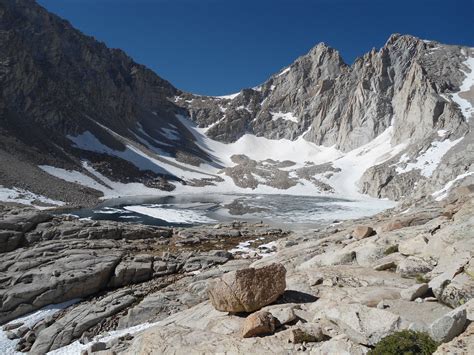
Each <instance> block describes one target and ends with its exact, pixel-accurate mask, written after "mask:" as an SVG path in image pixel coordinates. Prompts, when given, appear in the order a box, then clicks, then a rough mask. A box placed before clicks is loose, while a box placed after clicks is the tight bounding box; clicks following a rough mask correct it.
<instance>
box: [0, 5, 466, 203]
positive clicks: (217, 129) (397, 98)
mask: <svg viewBox="0 0 474 355" xmlns="http://www.w3.org/2000/svg"><path fill="white" fill-rule="evenodd" d="M473 57H474V53H473V49H472V48H466V47H460V46H452V45H444V44H440V43H437V42H431V41H423V40H420V39H418V38H415V37H412V36H407V35H404V36H402V35H392V36H391V37H390V38H389V39H388V41H387V43H386V44H385V45H384V47H382V48H381V49H380V50H378V51H377V50H375V49H374V50H372V51H370V52H369V53H367V54H365V55H364V56H362V57H360V58H358V59H357V60H356V61H355V62H354V63H353V64H352V65H351V66H349V65H347V64H345V63H344V61H343V60H342V58H341V56H340V55H339V53H338V52H337V51H336V50H335V49H332V48H330V47H328V46H327V45H325V44H318V45H317V46H315V47H314V48H313V49H312V50H311V51H310V52H309V53H308V54H306V55H304V56H302V57H300V58H298V59H297V60H296V61H295V62H294V63H292V64H291V65H290V66H289V67H287V68H285V69H284V70H282V71H281V72H279V73H277V74H275V75H273V76H272V77H270V78H269V79H268V80H267V81H266V82H265V83H263V84H262V85H260V86H258V87H255V88H249V89H244V90H242V91H241V92H240V93H238V94H235V95H231V96H226V97H205V96H197V95H193V94H190V93H185V92H182V91H180V90H178V89H176V88H174V87H173V86H172V85H171V84H170V83H169V82H167V81H166V80H164V79H162V78H160V77H159V76H157V75H156V74H155V73H153V72H152V71H151V70H149V69H147V68H146V67H144V66H143V65H140V64H137V63H135V62H134V61H133V60H132V59H131V58H130V57H128V56H127V55H126V54H125V53H124V52H123V51H121V50H117V49H109V48H107V47H106V46H105V45H104V44H103V43H100V42H98V41H96V40H95V39H94V38H92V37H88V36H85V35H83V34H82V33H80V32H79V31H78V30H76V29H74V28H73V27H72V26H71V25H70V24H69V23H68V22H67V21H65V20H62V19H60V18H59V17H57V16H55V15H53V14H50V13H48V12H47V11H46V10H45V9H43V8H42V7H40V6H39V5H37V4H36V2H35V1H29V0H1V1H0V87H1V93H0V138H1V139H0V162H1V163H2V164H0V184H1V185H4V186H7V187H13V186H16V187H19V188H22V189H25V190H29V191H33V192H35V193H39V194H44V195H47V196H52V197H53V198H57V199H63V200H64V199H65V200H67V201H69V200H70V198H69V197H67V196H66V197H65V196H64V194H65V193H64V191H68V194H72V195H74V193H73V192H72V191H77V190H78V188H77V185H76V180H77V179H75V178H73V175H71V174H70V176H69V178H67V177H65V174H66V172H64V171H60V172H58V170H54V169H52V168H50V167H51V166H52V167H54V168H61V169H67V171H72V172H73V173H74V174H75V173H80V174H82V175H84V176H87V177H88V178H91V179H93V180H94V181H96V182H97V183H98V184H99V190H100V191H102V193H105V192H104V191H106V192H107V191H109V190H113V189H114V187H113V186H112V185H113V183H114V182H120V183H122V184H127V183H134V182H135V183H140V184H142V185H145V186H146V187H149V188H152V189H153V188H161V189H167V190H169V189H173V188H174V187H173V186H172V185H169V184H168V183H167V182H166V181H174V183H176V182H177V181H178V182H181V183H183V184H185V185H186V186H188V187H189V185H192V186H195V187H197V188H199V187H202V186H213V185H214V186H217V187H218V186H219V184H220V183H221V182H222V181H223V180H228V182H230V183H231V184H233V185H232V186H236V188H238V189H245V190H246V191H247V190H248V189H251V190H254V191H255V192H257V190H255V189H258V188H259V186H260V185H262V186H269V187H271V188H275V189H278V190H283V191H282V192H286V191H289V190H290V189H291V188H296V189H298V188H299V187H301V186H304V187H305V188H306V190H305V191H304V193H311V194H312V193H314V194H318V193H321V192H335V193H338V192H339V193H340V192H341V191H340V187H341V184H342V183H341V181H342V182H343V185H347V182H348V181H349V182H350V184H356V183H357V185H358V187H359V190H360V191H361V192H363V193H367V194H370V195H373V196H377V197H389V198H392V199H400V198H402V197H403V196H407V195H410V194H412V193H413V190H414V187H415V185H418V187H417V188H418V191H420V192H419V194H421V195H423V194H427V193H430V192H432V190H433V189H440V188H442V187H443V186H444V185H445V184H446V183H447V182H449V181H451V180H453V179H455V178H457V177H458V176H460V175H462V174H465V173H469V172H471V171H472V165H473V159H474V158H473V156H474V154H472V148H470V147H471V146H472V140H473V139H472V134H470V133H469V132H470V130H471V129H470V127H469V124H470V122H469V118H470V116H471V114H472V103H473V101H474V100H473V94H472V82H471V81H474V79H472V78H471V76H472V74H471V71H472V70H474V68H473V65H472V63H471V61H472V58H473ZM470 58H471V59H470ZM463 100H464V101H463ZM187 118H189V119H190V120H192V121H194V123H196V124H197V126H198V128H196V127H193V125H192V123H191V122H190V121H189V120H188V119H187ZM471 123H472V120H471ZM245 137H247V138H245ZM248 137H250V138H248ZM242 139H244V141H241V140H242ZM245 139H247V140H245ZM249 139H250V141H251V142H253V143H251V144H249V143H248V142H247V141H248V140H249ZM282 139H286V140H285V141H280V140H282ZM236 142H237V144H233V143H236ZM239 142H240V143H239ZM242 142H244V143H242ZM222 143H225V144H222ZM312 143H314V144H315V145H317V146H315V145H314V144H312ZM382 145H383V147H382ZM270 146H271V147H272V148H271V149H270V148H269V147H270ZM454 146H456V149H455V150H453V152H451V153H450V154H447V153H448V151H449V150H450V149H451V148H453V147H454ZM246 148H248V149H246ZM382 148H383V149H382ZM265 149H267V150H265ZM268 149H270V151H269V150H268ZM334 149H337V153H331V154H329V153H328V152H330V151H331V150H334ZM456 152H457V153H456ZM462 152H467V153H466V154H465V155H464V156H463V153H462ZM377 154H378V155H377ZM303 157H304V159H303ZM341 157H345V158H344V159H345V160H344V159H343V160H342V161H341V160H339V161H337V160H336V159H340V158H341ZM268 159H271V160H268ZM267 160H268V161H267ZM283 160H290V161H291V162H282V161H283ZM15 162H18V163H15ZM20 163H21V164H20ZM291 163H293V165H291ZM288 164H290V165H288ZM308 164H309V165H308ZM426 164H428V165H429V166H430V168H429V169H427V168H426V166H425V167H423V166H424V165H426ZM44 166H46V168H41V167H44ZM290 166H293V167H291V168H290ZM448 168H449V171H445V170H446V169H448ZM221 169H222V170H221ZM441 169H444V170H443V171H441ZM424 170H427V171H424ZM25 171H28V173H24V172H25ZM53 172H55V173H54V174H53ZM364 172H365V173H364ZM52 175H53V176H54V177H53V176H52ZM47 179H53V181H54V183H55V185H56V186H58V189H59V190H60V191H61V192H60V193H58V191H57V190H58V189H51V186H50V185H51V184H46V185H45V184H44V183H43V182H44V181H45V180H47ZM85 180H86V178H83V179H82V181H81V184H83V185H84V181H85ZM178 184H179V183H178ZM86 186H87V187H89V188H92V189H94V190H97V186H96V185H94V184H91V183H89V184H86ZM178 186H181V185H178ZM226 186H227V185H226ZM423 186H425V187H423ZM311 189H312V190H311ZM125 190H127V189H125ZM249 191H250V190H249ZM298 191H299V190H298ZM344 192H345V191H344ZM88 193H89V192H88ZM129 193H130V192H129ZM141 193H147V194H148V193H153V190H141ZM94 194H96V193H95V192H94V193H93V195H94ZM99 194H100V193H99ZM79 195H81V193H79ZM71 198H72V199H73V200H75V199H76V197H71Z"/></svg>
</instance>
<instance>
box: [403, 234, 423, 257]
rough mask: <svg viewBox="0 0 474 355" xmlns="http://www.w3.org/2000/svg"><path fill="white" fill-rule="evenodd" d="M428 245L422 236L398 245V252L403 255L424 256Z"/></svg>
mask: <svg viewBox="0 0 474 355" xmlns="http://www.w3.org/2000/svg"><path fill="white" fill-rule="evenodd" d="M426 245H427V240H426V239H425V238H424V237H423V236H422V235H417V236H416V237H415V238H411V239H408V240H405V241H403V242H401V243H400V244H398V251H399V252H400V253H401V254H403V255H407V256H408V255H420V254H423V252H424V250H425V248H426Z"/></svg>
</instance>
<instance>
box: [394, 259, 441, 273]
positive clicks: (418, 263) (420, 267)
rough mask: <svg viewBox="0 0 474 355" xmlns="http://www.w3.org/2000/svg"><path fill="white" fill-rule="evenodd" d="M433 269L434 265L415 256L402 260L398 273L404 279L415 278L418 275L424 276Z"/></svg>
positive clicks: (398, 266)
mask: <svg viewBox="0 0 474 355" xmlns="http://www.w3.org/2000/svg"><path fill="white" fill-rule="evenodd" d="M432 269H433V265H431V264H430V263H428V262H427V261H425V260H423V259H421V258H418V257H414V256H410V257H408V258H406V259H403V260H401V261H400V262H399V263H398V265H397V273H399V274H400V275H401V276H402V277H415V276H418V275H423V274H426V273H427V272H429V271H431V270H432Z"/></svg>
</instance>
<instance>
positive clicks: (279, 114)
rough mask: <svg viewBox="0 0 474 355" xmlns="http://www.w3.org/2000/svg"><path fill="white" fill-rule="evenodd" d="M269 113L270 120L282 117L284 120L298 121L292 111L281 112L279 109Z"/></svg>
mask: <svg viewBox="0 0 474 355" xmlns="http://www.w3.org/2000/svg"><path fill="white" fill-rule="evenodd" d="M270 114H271V115H272V121H277V120H279V119H282V120H285V121H291V122H295V123H298V118H297V117H295V116H294V114H293V113H292V112H287V113H283V112H281V111H278V112H270Z"/></svg>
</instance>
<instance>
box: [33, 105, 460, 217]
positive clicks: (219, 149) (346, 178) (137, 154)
mask: <svg viewBox="0 0 474 355" xmlns="http://www.w3.org/2000/svg"><path fill="white" fill-rule="evenodd" d="M276 115H280V116H279V118H282V117H281V116H282V115H285V117H287V118H288V117H289V116H290V115H291V117H293V115H292V114H291V113H285V114H283V113H278V114H276ZM177 118H178V119H179V120H180V121H181V123H183V124H184V125H185V126H186V127H187V129H188V130H189V131H190V132H192V134H193V135H194V137H195V140H196V143H197V144H198V145H199V146H200V147H201V148H202V149H203V150H204V151H206V152H207V153H208V154H209V156H211V157H212V158H213V160H214V162H215V163H216V166H212V165H210V164H201V165H200V166H199V167H195V166H189V165H186V164H183V163H181V162H178V161H176V160H175V159H174V158H172V157H169V156H165V155H160V154H159V153H160V151H159V150H155V151H152V150H150V149H147V147H146V146H145V147H144V146H141V145H140V144H138V143H136V142H131V141H130V140H127V139H126V138H124V137H122V136H120V135H118V134H117V133H115V132H113V131H111V130H110V129H107V130H108V132H109V133H111V134H112V135H114V136H115V137H116V138H118V139H119V140H121V141H122V142H123V143H124V144H125V146H126V149H125V150H124V151H117V150H113V149H110V148H109V147H107V146H105V145H104V144H102V143H101V142H100V141H99V140H98V139H97V138H96V137H95V136H94V135H93V134H92V133H90V132H84V133H82V134H81V135H78V136H75V137H71V136H69V137H68V138H69V139H70V140H72V141H73V142H74V144H75V145H76V146H77V147H78V148H80V149H85V150H90V151H94V152H100V153H106V154H110V155H113V156H117V157H120V158H122V159H125V160H127V161H129V162H131V163H133V164H135V165H136V166H137V167H138V168H140V169H149V170H152V171H155V172H159V173H167V174H170V175H173V176H176V177H179V178H181V179H184V180H191V179H201V178H205V177H214V176H219V177H220V178H222V179H223V181H222V182H219V183H216V184H215V185H209V186H204V187H200V188H198V189H196V188H195V187H192V186H189V185H182V184H179V183H177V184H176V185H177V186H176V189H175V190H174V191H173V192H172V194H173V195H179V194H193V193H215V194H224V193H229V194H232V193H235V194H242V193H244V194H245V193H251V194H287V195H302V196H322V195H323V196H324V195H328V193H323V192H321V191H319V190H318V188H316V187H315V186H314V185H313V184H312V183H311V182H310V181H308V180H304V179H300V180H299V182H298V184H297V185H296V186H293V187H291V188H289V189H286V190H281V189H277V188H274V187H270V186H267V185H263V184H259V186H258V187H257V188H255V189H250V188H240V187H237V186H236V185H235V184H234V182H233V181H232V179H231V178H230V177H228V176H226V175H224V174H223V173H221V171H220V170H221V167H231V166H234V165H235V164H234V163H233V162H232V160H231V157H232V156H233V155H238V154H243V155H246V156H248V157H249V158H250V159H253V160H256V161H264V160H266V159H272V160H275V161H285V160H289V161H292V162H294V163H295V165H293V166H291V167H289V168H282V170H293V169H297V168H301V167H305V166H307V163H308V162H310V163H312V164H314V165H319V164H324V163H331V164H332V165H333V166H334V167H335V168H339V169H341V171H340V172H336V173H334V174H332V176H330V177H328V176H327V175H326V174H320V175H317V176H315V178H317V179H319V180H321V181H323V182H325V183H327V184H329V185H330V186H331V187H332V188H333V189H334V190H335V194H331V195H330V196H332V197H336V198H337V197H343V198H349V199H354V200H359V201H374V202H375V201H378V200H377V199H374V198H370V197H368V196H366V195H362V194H361V193H359V191H358V186H357V183H358V181H359V179H360V178H361V177H362V175H363V173H364V172H365V171H366V170H367V169H368V168H370V167H372V166H374V165H378V164H381V163H383V162H385V161H387V160H388V159H390V158H392V157H394V156H396V155H397V154H400V153H401V152H403V150H404V149H405V148H406V147H407V145H406V144H399V145H397V146H392V144H391V143H390V142H391V139H392V134H393V127H389V128H388V129H387V130H386V131H385V132H383V133H382V134H380V135H379V136H378V137H376V138H375V139H374V140H373V141H371V142H369V143H368V144H366V145H364V146H362V147H359V148H357V149H354V150H352V151H350V152H348V153H343V152H342V151H339V150H337V149H335V148H334V147H324V146H318V145H316V144H314V143H311V142H308V141H306V140H305V139H304V138H303V136H304V134H303V135H301V136H300V137H299V138H298V139H296V140H294V141H291V140H287V139H279V140H272V139H267V138H265V137H257V136H255V135H251V134H246V135H244V136H242V137H241V138H240V139H238V140H237V141H236V142H234V143H228V144H227V143H221V142H218V141H215V140H212V139H210V138H209V137H207V136H206V134H205V132H206V130H207V128H198V127H197V126H196V125H195V124H194V123H193V122H192V121H190V120H189V119H188V118H186V117H184V116H181V115H178V116H177ZM291 120H293V118H291ZM139 128H140V127H139ZM145 133H146V132H145ZM168 133H170V132H168ZM445 134H446V132H444V131H439V132H438V135H439V136H440V137H444V135H445ZM460 140H461V138H460V139H458V140H455V141H450V140H444V141H439V142H433V143H432V145H431V147H430V148H429V149H427V150H426V151H425V152H423V153H422V154H421V155H420V156H418V157H417V158H416V161H414V162H408V157H407V156H406V155H403V156H402V158H401V159H400V161H399V163H397V169H396V171H397V173H399V174H403V173H406V172H409V171H411V170H414V169H418V170H420V172H421V174H422V175H423V176H426V177H429V176H431V175H432V173H433V172H434V170H435V169H436V168H437V166H438V165H439V162H440V160H441V158H442V157H443V156H444V154H446V152H447V151H448V150H449V149H451V148H452V147H453V146H455V145H456V144H457V143H459V141H460ZM83 167H84V170H85V171H87V172H88V174H86V173H85V171H83V172H79V171H67V170H64V169H61V168H56V167H51V166H41V167H40V168H41V169H43V170H44V171H46V172H48V173H49V174H51V175H53V176H56V177H59V178H61V179H64V180H66V181H70V182H77V183H79V184H82V185H84V186H88V187H91V188H94V189H97V190H99V191H102V192H103V193H104V198H106V199H108V198H114V197H121V196H137V195H157V196H160V195H169V194H170V193H169V192H166V191H160V190H156V189H151V188H148V187H146V186H144V185H143V184H140V183H128V184H123V183H119V182H114V181H111V180H110V179H108V178H106V177H105V176H103V175H102V174H100V173H99V172H98V171H95V170H94V169H93V168H92V166H90V165H89V164H88V163H87V162H86V161H84V162H83ZM292 176H293V177H294V174H293V175H292ZM258 181H260V182H261V177H258ZM379 202H380V201H379ZM137 212H138V211H137ZM178 212H180V211H178ZM139 213H142V214H148V215H152V214H153V215H155V217H156V218H160V219H161V217H163V219H164V220H169V219H170V218H171V220H173V221H175V220H176V219H175V217H173V216H170V213H171V212H170V211H159V210H156V209H155V210H154V211H150V210H146V209H142V210H141V211H140V212H139ZM176 213H177V212H176ZM180 213H181V212H180ZM165 214H166V215H165ZM178 214H179V213H178ZM158 215H160V216H161V217H160V216H158ZM180 218H181V219H182V220H188V221H192V220H195V221H196V220H199V216H196V215H186V216H185V215H183V214H182V213H181V214H180Z"/></svg>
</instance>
